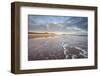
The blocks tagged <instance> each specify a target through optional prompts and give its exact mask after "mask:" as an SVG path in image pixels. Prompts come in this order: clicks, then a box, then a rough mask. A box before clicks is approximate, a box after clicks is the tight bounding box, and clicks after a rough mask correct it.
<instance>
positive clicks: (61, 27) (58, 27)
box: [28, 15, 88, 34]
mask: <svg viewBox="0 0 100 76" xmlns="http://www.w3.org/2000/svg"><path fill="white" fill-rule="evenodd" d="M28 29H29V31H40V32H46V31H48V32H55V31H58V32H76V33H84V34H86V32H87V31H88V30H87V29H88V18H87V17H72V16H42V15H29V16H28Z"/></svg>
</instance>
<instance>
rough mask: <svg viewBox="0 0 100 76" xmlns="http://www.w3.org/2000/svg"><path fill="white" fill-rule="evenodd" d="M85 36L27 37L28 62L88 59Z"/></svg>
mask: <svg viewBox="0 0 100 76" xmlns="http://www.w3.org/2000/svg"><path fill="white" fill-rule="evenodd" d="M87 46H88V44H87V36H79V35H42V36H38V35H36V37H32V36H29V39H28V60H29V61H31V60H52V59H81V58H88V51H87V49H88V48H87Z"/></svg>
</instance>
